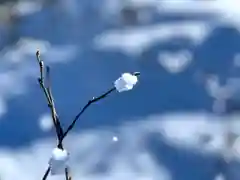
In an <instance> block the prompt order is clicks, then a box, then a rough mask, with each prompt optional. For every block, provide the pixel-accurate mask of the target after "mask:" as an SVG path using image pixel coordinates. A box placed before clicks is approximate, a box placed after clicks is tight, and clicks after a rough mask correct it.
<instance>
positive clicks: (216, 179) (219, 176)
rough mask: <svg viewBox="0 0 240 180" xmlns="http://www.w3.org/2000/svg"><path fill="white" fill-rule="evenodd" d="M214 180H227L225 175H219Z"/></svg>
mask: <svg viewBox="0 0 240 180" xmlns="http://www.w3.org/2000/svg"><path fill="white" fill-rule="evenodd" d="M214 180H225V177H224V175H223V174H218V175H217V176H216V177H215V179H214Z"/></svg>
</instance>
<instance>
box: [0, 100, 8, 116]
mask: <svg viewBox="0 0 240 180" xmlns="http://www.w3.org/2000/svg"><path fill="white" fill-rule="evenodd" d="M6 112H7V108H6V104H5V102H4V101H3V100H2V99H0V116H2V115H4V114H5V113H6Z"/></svg>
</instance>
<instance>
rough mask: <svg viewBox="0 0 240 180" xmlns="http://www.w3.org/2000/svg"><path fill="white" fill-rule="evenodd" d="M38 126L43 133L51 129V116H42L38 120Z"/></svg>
mask: <svg viewBox="0 0 240 180" xmlns="http://www.w3.org/2000/svg"><path fill="white" fill-rule="evenodd" d="M39 126H40V128H41V129H42V130H43V131H49V130H51V129H52V128H53V121H52V116H51V115H50V114H44V115H42V116H41V117H40V119H39Z"/></svg>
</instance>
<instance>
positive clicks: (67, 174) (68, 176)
mask: <svg viewBox="0 0 240 180" xmlns="http://www.w3.org/2000/svg"><path fill="white" fill-rule="evenodd" d="M68 170H69V169H68V168H65V177H66V180H71V179H72V177H71V176H70V175H69V171H68Z"/></svg>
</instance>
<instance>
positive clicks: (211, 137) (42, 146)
mask: <svg viewBox="0 0 240 180" xmlns="http://www.w3.org/2000/svg"><path fill="white" fill-rule="evenodd" d="M238 117H239V116H236V117H234V118H233V117H232V118H231V117H228V121H225V120H224V119H223V118H222V119H219V117H217V116H213V115H209V114H206V113H191V114H186V113H183V114H171V115H168V114H166V115H156V116H150V117H147V118H139V121H138V120H136V121H133V122H129V123H127V124H124V125H122V126H120V127H118V128H117V129H108V128H104V129H98V130H96V129H92V130H85V131H83V132H81V133H80V134H70V135H69V136H68V137H67V138H66V141H65V142H64V144H65V147H66V148H67V149H68V150H69V152H70V154H71V158H70V166H71V167H72V169H71V172H72V174H73V178H75V179H86V180H88V179H89V180H95V179H97V180H99V179H100V180H108V179H116V180H122V179H126V180H130V179H159V180H170V179H171V174H170V173H169V171H168V170H167V169H166V168H165V167H164V166H162V165H161V164H159V162H158V163H157V162H156V160H155V159H154V156H152V154H151V150H150V149H149V147H146V141H147V140H148V139H149V137H152V136H153V135H155V136H156V139H158V138H159V143H162V142H163V141H164V142H166V143H168V144H169V145H170V146H172V148H177V149H179V148H180V149H185V150H187V151H189V154H191V153H194V154H195V155H197V154H199V155H201V156H202V155H208V156H209V155H211V154H214V156H215V155H216V154H218V155H220V156H223V157H225V156H226V155H229V154H228V153H230V155H231V156H230V157H233V158H234V159H235V160H239V159H240V155H239V154H238V153H236V152H238V144H239V143H238V141H239V136H240V133H239V132H240V131H239V122H237V120H236V118H237V119H238ZM235 123H237V124H238V125H236V124H235ZM234 129H235V130H234ZM228 131H229V132H232V133H233V134H235V135H234V138H231V139H232V141H231V142H232V143H230V144H229V143H228V141H226V140H227V136H226V135H227V134H228ZM116 132H118V133H117V137H118V139H121V141H118V143H113V142H112V140H111V138H112V137H113V136H115V135H116ZM158 135H159V136H158ZM54 142H55V139H45V140H42V141H41V142H35V143H34V144H33V145H31V146H29V147H25V148H23V149H19V150H16V149H14V150H7V149H0V162H1V163H0V170H1V176H2V178H3V179H4V180H12V179H16V178H20V179H26V180H30V179H36V178H39V177H41V176H42V175H43V173H44V171H45V169H46V166H47V162H48V159H49V157H50V155H51V151H52V149H53V148H54V145H55V143H54ZM156 143H157V142H156ZM236 147H237V148H236ZM234 148H235V150H237V151H236V152H235V153H234ZM159 153H161V152H159ZM231 153H232V154H231ZM165 155H166V154H165ZM159 156H161V154H159ZM33 162H34V163H33ZM12 172H14V173H12ZM53 179H54V178H53Z"/></svg>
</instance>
